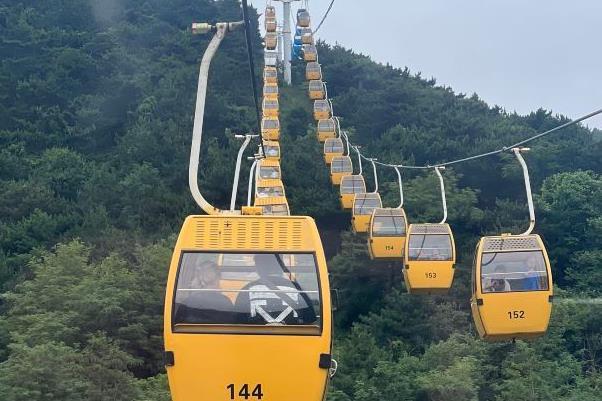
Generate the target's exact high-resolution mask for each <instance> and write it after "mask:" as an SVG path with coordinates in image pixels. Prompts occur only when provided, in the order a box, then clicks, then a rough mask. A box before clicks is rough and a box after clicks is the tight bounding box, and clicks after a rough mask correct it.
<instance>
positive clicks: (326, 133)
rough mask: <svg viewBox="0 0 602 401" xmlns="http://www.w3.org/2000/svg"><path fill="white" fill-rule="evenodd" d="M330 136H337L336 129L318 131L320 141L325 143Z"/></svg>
mask: <svg viewBox="0 0 602 401" xmlns="http://www.w3.org/2000/svg"><path fill="white" fill-rule="evenodd" d="M330 138H336V134H335V133H334V131H318V141H319V142H320V143H324V142H326V140H327V139H330Z"/></svg>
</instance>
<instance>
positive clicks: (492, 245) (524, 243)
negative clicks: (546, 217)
mask: <svg viewBox="0 0 602 401" xmlns="http://www.w3.org/2000/svg"><path fill="white" fill-rule="evenodd" d="M483 242H484V244H483V252H495V251H514V250H523V251H527V250H539V249H540V247H539V243H538V242H537V237H535V236H529V237H522V236H518V235H515V236H509V237H506V238H504V237H496V238H485V240H484V241H483Z"/></svg>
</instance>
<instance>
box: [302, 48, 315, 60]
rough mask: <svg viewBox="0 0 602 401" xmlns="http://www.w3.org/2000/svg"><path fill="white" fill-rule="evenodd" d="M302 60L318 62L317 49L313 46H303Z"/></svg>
mask: <svg viewBox="0 0 602 401" xmlns="http://www.w3.org/2000/svg"><path fill="white" fill-rule="evenodd" d="M303 60H305V61H318V49H317V48H316V46H315V45H303Z"/></svg>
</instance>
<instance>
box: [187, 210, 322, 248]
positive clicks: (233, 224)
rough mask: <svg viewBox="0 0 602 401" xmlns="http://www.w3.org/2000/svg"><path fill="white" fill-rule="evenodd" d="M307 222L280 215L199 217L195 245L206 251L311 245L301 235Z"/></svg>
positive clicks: (195, 232) (195, 229)
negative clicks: (284, 217)
mask: <svg viewBox="0 0 602 401" xmlns="http://www.w3.org/2000/svg"><path fill="white" fill-rule="evenodd" d="M305 225H306V221H304V220H302V219H294V218H293V219H288V218H287V219H283V218H276V217H275V218H266V217H258V218H253V219H251V218H245V219H241V218H223V217H220V218H215V219H208V218H199V219H196V220H195V224H194V240H193V243H194V247H195V248H200V249H207V250H228V249H235V250H249V251H259V250H291V251H302V250H307V249H308V247H310V248H311V239H310V238H307V236H305V235H304V227H305Z"/></svg>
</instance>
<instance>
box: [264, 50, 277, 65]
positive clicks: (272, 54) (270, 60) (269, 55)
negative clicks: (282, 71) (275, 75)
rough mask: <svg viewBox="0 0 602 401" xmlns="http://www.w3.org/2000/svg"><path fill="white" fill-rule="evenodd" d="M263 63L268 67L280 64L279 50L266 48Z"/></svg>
mask: <svg viewBox="0 0 602 401" xmlns="http://www.w3.org/2000/svg"><path fill="white" fill-rule="evenodd" d="M263 64H264V65H266V66H267V67H272V68H276V65H277V64H278V51H276V50H267V49H266V50H264V51H263Z"/></svg>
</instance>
